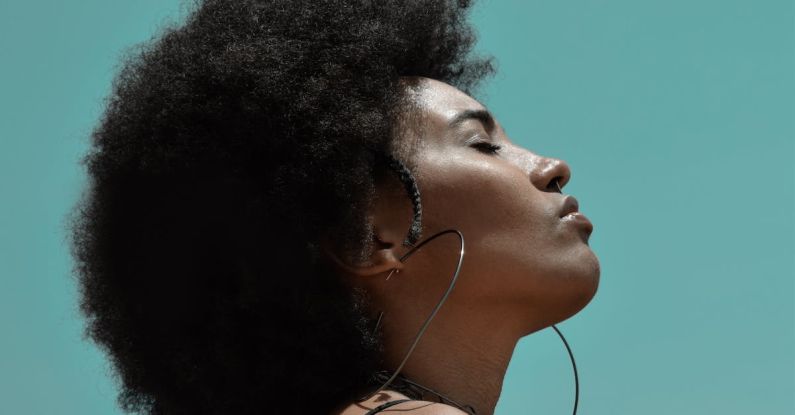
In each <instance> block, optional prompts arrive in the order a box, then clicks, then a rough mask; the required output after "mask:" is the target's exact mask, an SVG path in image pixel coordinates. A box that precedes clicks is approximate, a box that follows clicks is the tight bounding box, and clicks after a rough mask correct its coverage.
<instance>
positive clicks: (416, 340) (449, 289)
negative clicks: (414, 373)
mask: <svg viewBox="0 0 795 415" xmlns="http://www.w3.org/2000/svg"><path fill="white" fill-rule="evenodd" d="M451 232H455V233H456V234H457V235H458V237H459V238H460V239H461V250H460V252H459V255H458V265H456V268H455V273H454V274H453V278H451V279H450V285H449V286H448V287H447V290H446V291H445V292H444V295H442V298H441V299H440V300H439V302H438V303H437V304H436V307H434V308H433V311H431V314H430V315H428V317H427V318H426V319H425V322H424V323H423V324H422V327H420V330H419V331H418V332H417V335H416V336H415V337H414V341H413V342H412V343H411V347H409V350H408V352H407V353H406V355H405V356H404V357H403V361H401V362H400V364H399V365H398V367H397V369H395V372H394V373H393V374H392V376H390V377H389V379H387V380H386V382H384V383H383V384H381V386H380V387H378V389H376V390H375V391H373V392H371V393H370V394H368V395H367V396H364V397H362V398H360V399H359V401H366V400H368V399H370V398H372V397H373V396H375V394H377V393H378V392H381V391H382V390H384V388H386V387H387V386H389V384H390V383H392V381H394V380H395V378H396V377H397V375H398V374H399V373H400V371H401V370H402V369H403V366H405V364H406V362H407V361H408V360H409V356H411V353H412V352H413V351H414V348H415V347H417V344H418V343H419V341H420V338H421V337H422V335H423V334H425V330H426V329H427V328H428V326H429V325H430V324H431V320H433V318H434V317H435V316H436V313H437V312H438V311H439V309H440V308H442V304H444V302H445V301H447V297H448V296H450V293H451V292H452V291H453V287H455V283H456V281H457V280H458V273H459V272H461V264H462V263H463V261H464V235H463V234H461V232H460V231H458V230H457V229H447V230H444V231H441V232H438V233H436V234H434V235H432V236H430V237H428V238H427V239H425V240H424V241H422V242H420V243H419V244H417V245H416V246H415V247H414V248H412V249H411V250H409V251H408V252H407V253H406V254H404V255H403V256H402V257H400V262H403V261H404V260H405V259H406V258H408V257H409V256H411V255H412V254H413V253H414V252H417V250H419V249H420V247H422V246H423V245H425V244H426V243H428V242H430V241H432V240H433V239H435V238H437V237H439V236H441V235H444V234H446V233H451ZM395 270H397V268H393V269H392V271H393V272H394V271H395ZM397 272H400V270H397ZM391 276H392V272H390V273H389V275H388V276H387V279H389V278H390V277H391ZM383 315H384V312H383V311H382V312H381V313H380V314H379V316H378V321H377V322H376V327H375V330H378V326H379V324H380V323H381V317H383Z"/></svg>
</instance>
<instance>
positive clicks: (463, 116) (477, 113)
mask: <svg viewBox="0 0 795 415" xmlns="http://www.w3.org/2000/svg"><path fill="white" fill-rule="evenodd" d="M471 119H475V120H479V121H480V122H482V123H483V125H485V126H486V129H487V130H491V129H493V128H494V117H493V116H492V115H491V113H490V112H489V111H487V110H483V109H477V110H475V109H470V110H464V111H461V112H459V113H458V114H456V115H455V117H453V119H452V120H451V121H450V123H449V124H448V125H449V126H450V128H452V127H455V126H457V125H459V124H461V123H462V122H464V121H466V120H471Z"/></svg>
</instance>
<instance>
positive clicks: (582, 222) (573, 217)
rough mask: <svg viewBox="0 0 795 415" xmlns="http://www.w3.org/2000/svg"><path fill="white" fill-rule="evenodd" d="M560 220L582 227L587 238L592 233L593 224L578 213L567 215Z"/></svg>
mask: <svg viewBox="0 0 795 415" xmlns="http://www.w3.org/2000/svg"><path fill="white" fill-rule="evenodd" d="M560 220H562V221H564V222H570V223H572V224H575V225H578V226H580V227H582V228H583V229H584V230H585V231H587V233H588V235H589V236H590V235H591V232H593V224H592V223H591V221H590V220H588V218H586V217H585V215H583V214H582V213H580V212H572V213H569V214H568V215H566V216H563V217H562V218H560Z"/></svg>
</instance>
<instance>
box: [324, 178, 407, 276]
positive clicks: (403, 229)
mask: <svg viewBox="0 0 795 415" xmlns="http://www.w3.org/2000/svg"><path fill="white" fill-rule="evenodd" d="M413 213H414V211H413V209H412V205H411V200H410V199H409V198H408V197H407V196H406V192H405V190H404V189H403V188H402V186H401V184H400V182H399V181H398V180H397V179H392V180H385V181H383V182H381V183H379V185H378V186H377V190H376V196H375V199H374V200H373V203H372V204H371V208H370V213H369V215H368V217H367V219H368V220H369V221H370V223H371V225H372V226H371V229H372V235H371V239H372V241H373V246H372V249H371V250H370V252H369V253H368V256H367V258H365V260H364V261H363V262H359V263H351V262H350V260H346V259H345V257H344V256H343V255H342V254H341V253H340V252H337V251H336V250H335V249H334V245H333V243H331V242H329V240H328V238H327V239H326V241H324V242H325V243H323V248H324V251H325V252H326V254H327V256H328V257H329V258H330V259H331V260H332V261H333V263H334V264H335V265H336V267H337V268H338V269H339V270H340V271H341V272H343V273H344V274H346V275H351V276H355V277H360V278H367V277H372V276H377V275H381V274H385V273H388V272H391V271H392V270H393V269H397V271H396V272H400V270H402V269H403V263H402V262H401V261H400V257H401V256H402V255H403V253H405V252H406V251H408V249H409V248H406V247H404V246H403V241H404V240H405V239H406V235H407V234H408V232H409V228H410V226H411V222H412V218H413ZM385 275H386V274H385ZM385 275H384V276H385Z"/></svg>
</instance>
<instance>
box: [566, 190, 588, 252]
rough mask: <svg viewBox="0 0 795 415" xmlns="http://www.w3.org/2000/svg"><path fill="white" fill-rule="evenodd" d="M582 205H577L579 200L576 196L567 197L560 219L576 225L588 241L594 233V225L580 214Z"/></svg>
mask: <svg viewBox="0 0 795 415" xmlns="http://www.w3.org/2000/svg"><path fill="white" fill-rule="evenodd" d="M579 208H580V204H579V203H577V198H575V197H574V196H571V195H569V196H566V197H565V198H564V199H563V206H561V208H560V219H561V220H563V221H564V222H568V223H572V224H576V225H577V227H578V228H579V229H581V231H582V232H583V237H584V238H585V240H586V241H587V240H588V237H589V236H590V235H591V233H592V232H593V224H592V223H591V221H590V220H588V218H586V217H585V215H583V214H582V213H580V212H579Z"/></svg>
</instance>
